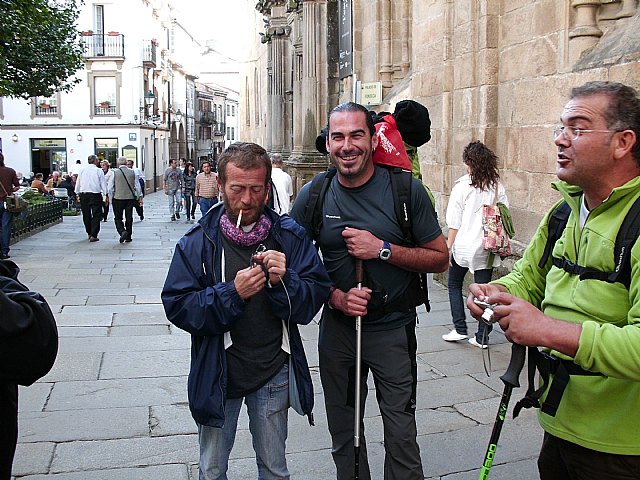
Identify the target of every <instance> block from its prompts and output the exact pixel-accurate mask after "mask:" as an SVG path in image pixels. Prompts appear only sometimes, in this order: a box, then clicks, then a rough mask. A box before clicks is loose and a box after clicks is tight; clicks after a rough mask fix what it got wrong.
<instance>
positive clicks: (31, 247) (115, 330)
mask: <svg viewBox="0 0 640 480" xmlns="http://www.w3.org/2000/svg"><path fill="white" fill-rule="evenodd" d="M199 216H200V215H199V213H198V214H197V218H199ZM189 227H190V225H189V224H186V223H185V220H184V215H183V216H182V218H181V220H180V221H176V222H171V221H170V219H169V215H168V207H167V206H166V197H165V196H164V195H163V194H162V192H160V193H155V194H151V195H149V196H147V197H146V198H145V218H144V221H139V220H138V218H137V216H136V217H135V221H134V226H133V242H132V243H124V244H120V243H119V242H118V236H117V234H116V231H115V227H114V225H113V217H112V214H111V213H110V216H109V220H108V222H106V223H102V229H101V232H100V236H99V238H100V241H99V242H96V243H89V242H88V240H87V236H86V234H85V232H84V228H83V225H82V218H81V216H77V217H65V218H64V222H63V223H61V224H58V225H56V226H54V227H52V228H49V229H47V230H45V231H42V232H40V233H37V234H35V235H33V236H31V237H29V238H26V239H24V240H21V241H20V242H18V243H17V244H15V245H13V246H12V248H11V257H12V260H13V261H15V262H16V263H17V264H18V265H19V266H20V268H21V274H20V277H19V278H20V280H21V281H22V282H24V283H26V284H27V285H28V286H29V287H30V288H31V289H33V290H35V291H38V292H40V293H42V294H43V295H44V296H45V297H46V298H47V300H48V301H49V303H50V305H51V308H52V310H53V311H54V313H55V314H56V319H57V322H58V327H59V332H60V350H59V354H58V359H57V362H56V365H55V366H54V368H53V370H52V371H51V372H50V373H49V374H48V375H47V376H46V377H44V378H43V379H41V380H40V381H39V382H38V383H36V384H34V385H33V386H31V387H28V388H21V390H20V418H19V423H20V437H19V444H18V450H17V452H16V459H15V462H14V475H15V478H19V479H29V480H45V479H56V480H98V479H100V480H120V479H123V480H129V479H135V480H187V479H197V478H198V474H197V472H198V468H197V462H198V441H197V435H196V426H195V424H194V422H193V420H192V418H191V415H190V413H189V409H188V406H187V394H186V381H187V373H188V368H189V352H190V339H189V336H188V335H187V334H186V333H184V332H182V331H180V330H178V329H177V328H175V327H173V326H172V325H170V324H169V322H168V321H167V320H166V318H165V316H164V311H163V308H162V305H161V302H160V291H161V288H162V285H163V283H164V280H165V275H166V272H167V269H168V266H169V262H170V260H171V255H172V251H173V247H174V245H175V243H176V242H177V241H178V239H179V238H180V237H181V236H182V235H183V234H184V232H186V231H187V230H188V228H189ZM431 302H432V311H431V313H430V314H429V315H427V314H426V313H425V312H424V309H423V310H421V313H420V324H419V326H418V329H417V332H418V353H419V358H418V368H419V384H418V411H417V419H418V434H419V443H420V446H421V451H422V457H423V463H424V471H425V478H428V479H444V478H446V479H447V480H472V479H474V480H475V479H477V478H478V474H479V467H480V466H481V464H482V462H483V458H484V454H485V450H486V448H487V443H488V441H489V437H490V434H491V429H492V426H493V422H494V419H495V416H496V413H497V409H498V404H499V397H500V394H501V393H502V390H503V384H502V382H501V381H500V379H499V377H500V375H501V374H502V373H504V371H505V369H506V366H507V363H508V360H509V355H510V351H511V349H510V344H508V343H507V341H506V340H505V338H504V336H503V335H502V334H501V333H500V332H494V333H493V334H492V338H491V343H492V345H491V348H490V355H491V363H492V370H493V374H492V375H491V377H489V378H488V377H487V376H486V374H485V373H484V369H483V360H482V352H481V350H480V349H478V348H475V347H473V346H471V345H469V344H468V343H466V342H464V343H460V344H450V343H446V342H444V341H443V340H442V339H441V335H442V334H443V333H446V332H448V331H449V329H450V328H451V327H450V314H449V303H448V298H447V291H446V289H444V288H443V287H442V286H440V285H438V284H435V285H433V286H432V288H431ZM470 330H472V331H473V330H474V327H473V325H470ZM301 332H302V335H303V337H304V339H305V348H306V351H307V356H308V358H309V364H310V366H311V369H312V376H313V378H314V384H315V391H316V408H315V419H316V426H315V427H310V426H309V425H308V424H307V422H306V419H304V418H302V417H300V416H298V415H297V414H295V412H293V410H290V416H289V419H290V428H289V440H288V443H287V447H288V448H287V450H288V452H289V453H288V462H289V469H290V471H291V474H292V478H294V479H304V480H327V479H330V478H335V470H334V467H333V462H332V459H331V449H330V437H329V434H328V431H327V424H326V416H325V414H324V405H323V398H322V388H321V385H320V380H319V375H318V359H317V358H318V355H317V348H316V342H317V333H318V325H317V323H316V322H313V323H312V324H311V325H309V326H306V327H303V328H302V329H301ZM485 353H486V352H485ZM521 382H526V375H525V374H523V375H521ZM369 384H370V385H369V387H370V388H373V382H372V381H370V382H369ZM523 387H526V385H523ZM524 390H525V388H520V389H516V390H515V391H514V394H513V398H512V402H511V407H512V406H513V404H515V402H516V400H518V399H520V398H521V397H522V395H523V394H524ZM366 417H367V420H366V435H367V441H368V452H369V458H370V464H371V470H372V474H373V478H375V479H381V478H382V472H383V460H384V447H383V444H382V422H381V418H380V415H379V412H378V410H377V406H376V401H375V394H374V392H373V391H371V392H370V394H369V396H368V403H367V408H366ZM541 440H542V432H541V430H540V427H539V426H538V424H537V421H536V418H535V412H533V411H528V410H527V411H523V413H522V414H521V415H520V417H519V418H518V419H516V420H513V419H512V418H511V413H509V416H508V417H507V419H506V420H505V424H504V428H503V432H502V436H501V439H500V443H499V445H498V448H497V451H496V454H495V460H494V467H493V469H492V471H491V479H492V480H512V479H514V478H519V479H523V480H532V479H535V478H538V476H537V469H536V462H535V459H536V458H537V454H538V451H539V447H540V443H541ZM231 459H232V460H231V462H230V472H229V478H231V479H234V480H237V479H240V480H244V479H246V480H249V479H255V478H256V473H255V472H256V467H255V460H254V454H253V450H252V447H251V437H250V434H249V431H248V422H247V419H246V415H243V417H242V421H241V427H240V429H239V431H238V435H237V439H236V445H235V447H234V450H233V452H232V454H231Z"/></svg>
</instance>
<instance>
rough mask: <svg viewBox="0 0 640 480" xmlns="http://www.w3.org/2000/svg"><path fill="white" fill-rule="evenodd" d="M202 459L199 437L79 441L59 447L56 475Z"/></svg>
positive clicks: (180, 436) (55, 463)
mask: <svg viewBox="0 0 640 480" xmlns="http://www.w3.org/2000/svg"><path fill="white" fill-rule="evenodd" d="M185 458H192V459H193V458H198V437H197V435H173V436H170V437H153V438H150V437H145V438H125V439H119V440H105V441H101V442H95V441H78V442H67V443H61V444H58V446H57V448H56V453H55V456H54V458H53V462H52V464H51V472H52V473H62V472H77V471H82V470H101V469H108V468H122V467H143V466H151V465H164V464H168V463H183V462H184V459H185Z"/></svg>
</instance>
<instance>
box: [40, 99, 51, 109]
mask: <svg viewBox="0 0 640 480" xmlns="http://www.w3.org/2000/svg"><path fill="white" fill-rule="evenodd" d="M38 107H40V108H49V104H48V103H47V102H46V100H40V103H39V104H38Z"/></svg>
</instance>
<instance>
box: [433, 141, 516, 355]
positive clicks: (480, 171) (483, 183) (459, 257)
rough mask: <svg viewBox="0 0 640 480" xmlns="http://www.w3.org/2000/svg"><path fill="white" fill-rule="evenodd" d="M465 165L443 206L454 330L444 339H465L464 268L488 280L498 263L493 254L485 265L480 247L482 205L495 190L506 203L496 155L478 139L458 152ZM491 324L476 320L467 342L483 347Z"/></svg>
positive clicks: (479, 279)
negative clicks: (461, 151)
mask: <svg viewBox="0 0 640 480" xmlns="http://www.w3.org/2000/svg"><path fill="white" fill-rule="evenodd" d="M462 160H463V162H464V164H465V166H466V167H467V172H468V173H467V175H464V176H462V177H460V178H459V179H458V180H456V183H455V185H454V186H453V190H451V197H450V198H449V205H448V206H447V216H446V220H447V226H448V227H449V235H448V238H447V246H448V247H449V256H450V262H449V264H450V266H449V282H448V287H449V304H450V306H451V316H452V319H453V325H454V327H455V328H454V329H453V330H451V332H449V333H447V334H445V335H443V336H442V338H443V339H444V340H446V341H448V342H456V341H459V340H466V339H467V321H466V316H465V310H464V301H463V298H462V283H463V281H464V277H465V275H466V273H467V271H470V272H471V273H472V274H473V276H474V281H475V282H476V283H488V282H489V281H490V280H491V275H492V273H493V267H496V266H498V265H500V257H498V256H495V257H494V259H493V262H492V264H491V265H487V262H488V260H489V252H488V251H486V250H484V249H483V248H482V237H483V231H482V206H483V205H491V204H493V202H494V200H495V194H496V190H495V189H496V188H497V189H498V202H502V203H504V204H505V205H507V206H508V205H509V201H508V200H507V195H506V193H505V190H504V186H503V185H502V184H501V183H500V175H499V173H498V158H497V157H496V155H495V154H494V153H493V152H492V151H491V150H490V149H489V148H488V147H487V146H486V145H484V144H483V143H482V142H479V141H476V142H471V143H470V144H469V145H467V146H466V147H465V149H464V151H463V153H462ZM485 329H486V332H485ZM490 331H491V327H490V326H487V325H485V324H484V323H482V322H478V331H477V332H476V334H475V336H472V337H471V338H470V339H469V343H470V344H472V345H474V346H476V347H479V348H487V343H488V341H489V332H490Z"/></svg>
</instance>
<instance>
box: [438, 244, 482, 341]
mask: <svg viewBox="0 0 640 480" xmlns="http://www.w3.org/2000/svg"><path fill="white" fill-rule="evenodd" d="M468 271H469V269H468V268H466V267H461V266H460V265H458V264H457V263H456V261H455V260H454V259H453V256H451V266H450V267H449V282H448V285H447V286H448V288H449V305H450V306H451V318H452V319H453V325H454V327H456V332H458V333H459V334H461V335H466V334H467V317H466V315H465V313H464V308H465V305H464V304H465V299H463V298H462V283H463V282H464V276H465V275H466V274H467V272H468ZM492 273H493V268H485V269H482V270H476V271H475V273H474V274H473V280H474V281H475V282H476V283H489V282H490V281H491V274H492ZM485 327H487V325H486V324H484V323H483V322H478V331H477V332H476V340H477V341H478V343H482V336H483V333H484V329H485ZM487 328H488V330H487V335H489V333H490V332H491V330H492V328H491V327H490V326H489V327H487Z"/></svg>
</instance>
